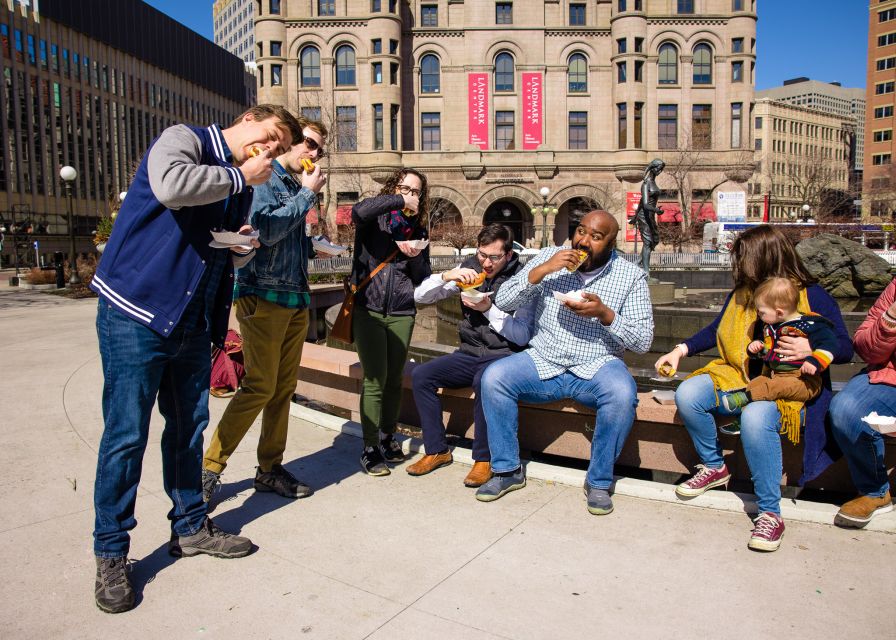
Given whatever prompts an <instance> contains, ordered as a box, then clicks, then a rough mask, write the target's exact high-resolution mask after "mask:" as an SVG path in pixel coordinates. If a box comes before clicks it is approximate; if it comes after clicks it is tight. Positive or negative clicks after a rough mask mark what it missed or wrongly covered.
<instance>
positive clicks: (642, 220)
mask: <svg viewBox="0 0 896 640" xmlns="http://www.w3.org/2000/svg"><path fill="white" fill-rule="evenodd" d="M665 168H666V163H665V162H663V161H662V160H660V159H659V158H656V159H655V160H653V161H652V162H651V163H650V164H649V165H647V169H646V170H645V171H644V182H642V183H641V202H640V203H638V210H637V211H635V216H634V217H633V218H632V219H631V220H629V223H630V224H633V225H635V226H636V227H637V229H638V231H639V232H640V233H641V241H642V242H643V245H642V246H641V267H642V268H643V269H644V271H646V272H647V274H648V275H649V274H650V254H651V252H652V251H653V250H654V249H655V248H656V246H657V245H658V244H659V243H660V232H659V229H657V226H656V217H657V215H658V214H661V213H662V212H663V210H662V209H661V208H660V207H658V206H657V205H656V202H657V200H659V197H660V188H659V187H657V186H656V177H657V176H658V175H659V174H660V173H662V171H663V169H665Z"/></svg>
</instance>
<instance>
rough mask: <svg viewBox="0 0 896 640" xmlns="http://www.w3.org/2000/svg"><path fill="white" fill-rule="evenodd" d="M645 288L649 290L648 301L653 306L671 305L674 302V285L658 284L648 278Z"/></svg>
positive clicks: (672, 283)
mask: <svg viewBox="0 0 896 640" xmlns="http://www.w3.org/2000/svg"><path fill="white" fill-rule="evenodd" d="M647 288H648V289H649V290H650V301H651V302H652V303H653V304H672V303H674V302H675V283H674V282H660V281H659V280H657V279H656V278H649V279H648V281H647Z"/></svg>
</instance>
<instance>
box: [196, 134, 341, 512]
mask: <svg viewBox="0 0 896 640" xmlns="http://www.w3.org/2000/svg"><path fill="white" fill-rule="evenodd" d="M300 122H301V123H302V127H303V130H302V133H303V134H304V136H305V140H304V142H302V143H299V144H296V145H294V146H293V147H292V150H291V151H289V152H288V153H286V154H284V155H281V156H280V157H279V158H277V159H276V160H275V161H274V162H273V163H272V165H273V173H272V175H271V178H270V179H269V180H268V181H267V182H266V183H265V184H263V185H261V186H260V187H257V188H256V189H255V196H254V198H253V200H252V213H251V216H250V219H249V220H250V223H251V224H252V226H253V227H255V228H256V229H258V231H259V238H258V239H259V241H260V242H261V247H260V248H259V249H257V250H256V253H255V259H254V260H253V261H252V262H250V263H249V264H248V265H247V266H245V267H244V268H241V269H240V270H239V273H238V274H237V279H236V288H235V290H234V294H233V297H234V299H235V300H236V316H237V319H238V320H239V323H240V333H241V334H242V337H243V359H244V364H245V366H246V376H245V377H244V378H243V381H242V385H241V387H240V389H239V390H238V391H237V392H236V395H235V396H234V397H233V400H231V401H230V404H229V405H228V406H227V409H226V410H225V411H224V415H223V417H222V418H221V422H219V423H218V428H217V429H216V430H215V434H214V435H213V436H212V440H211V444H210V445H209V447H208V450H207V451H206V452H205V462H204V467H205V469H204V471H203V473H202V487H203V497H204V498H205V500H206V502H208V500H209V498H210V497H211V493H212V491H213V490H214V488H215V486H216V485H217V484H218V483H219V482H220V475H221V472H223V471H224V467H226V466H227V459H228V458H229V457H230V456H231V454H232V453H233V452H234V450H235V449H236V448H237V446H238V445H239V443H240V441H241V440H242V439H243V437H244V436H245V435H246V432H247V431H248V430H249V427H251V426H252V423H253V422H254V421H255V418H257V417H258V414H259V413H261V412H262V411H264V413H263V415H262V419H261V438H260V440H259V442H258V468H257V470H256V473H255V490H256V491H273V492H274V493H277V494H279V495H281V496H283V497H285V498H304V497H306V496H310V495H311V494H312V490H311V488H310V487H308V486H306V485H305V484H303V483H301V482H299V481H298V480H297V479H296V478H295V477H293V475H292V474H291V473H289V471H287V470H286V469H284V468H283V466H282V464H281V462H283V451H284V450H285V449H286V432H287V428H288V424H289V403H290V400H291V399H292V394H293V393H294V392H295V388H296V374H297V372H298V370H299V361H300V360H301V357H302V345H303V344H304V342H305V336H306V335H307V333H308V307H309V305H310V302H311V300H310V296H309V295H308V248H309V242H308V239H307V236H306V234H305V218H306V216H307V214H308V211H309V210H310V209H311V207H312V206H314V205H315V204H316V202H317V193H318V191H320V190H321V188H322V187H323V186H324V184H325V183H326V178H325V177H324V175H323V174H322V173H321V170H320V167H318V166H315V167H314V170H313V172H312V173H310V174H309V173H307V172H305V171H304V170H303V169H302V160H303V159H306V160H311V161H314V160H318V159H320V158H321V157H322V156H323V146H324V140H325V139H326V136H327V130H326V128H325V127H324V125H323V124H321V123H319V122H311V121H306V120H303V119H300ZM297 180H300V181H301V184H300V183H299V182H298V181H297Z"/></svg>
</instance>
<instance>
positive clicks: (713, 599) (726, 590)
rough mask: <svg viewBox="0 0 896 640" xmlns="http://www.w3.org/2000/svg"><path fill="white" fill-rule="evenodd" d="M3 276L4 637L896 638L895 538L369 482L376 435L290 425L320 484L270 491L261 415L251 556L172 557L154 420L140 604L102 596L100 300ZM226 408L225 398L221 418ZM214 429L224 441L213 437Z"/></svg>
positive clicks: (138, 548)
mask: <svg viewBox="0 0 896 640" xmlns="http://www.w3.org/2000/svg"><path fill="white" fill-rule="evenodd" d="M5 282H6V279H5V278H3V280H2V285H0V327H2V335H3V341H2V346H0V362H2V370H0V371H2V374H0V375H2V389H3V396H2V401H0V424H2V429H0V487H2V490H3V500H2V502H0V571H2V576H3V579H2V580H0V620H2V621H3V625H4V628H3V630H2V631H0V635H2V636H3V637H9V638H118V637H140V638H164V639H166V640H170V639H172V638H282V637H308V638H326V639H339V640H342V639H354V638H359V639H360V638H377V639H380V638H390V639H392V638H427V639H431V638H432V639H438V638H452V639H453V638H471V639H489V638H552V639H553V638H579V637H625V638H694V637H699V636H709V635H711V636H719V637H724V638H750V637H753V636H756V635H760V634H771V635H772V636H773V637H776V638H806V637H812V638H843V637H892V636H893V634H894V623H893V622H892V619H891V616H889V615H887V614H886V613H885V612H886V611H887V609H886V605H885V604H884V605H883V606H881V604H880V603H886V602H887V598H888V597H889V596H890V595H891V594H892V593H894V592H896V571H894V570H893V567H894V561H893V558H894V551H896V536H894V535H892V534H887V533H883V532H877V531H846V530H840V529H835V528H834V527H831V526H828V525H819V524H812V523H804V522H799V521H796V520H788V527H787V534H786V536H785V538H784V543H783V545H782V547H781V549H780V550H779V551H778V552H777V553H773V554H757V553H753V552H750V551H749V550H748V549H747V547H746V543H747V539H748V537H749V531H750V522H749V520H748V518H747V516H746V515H744V514H743V513H738V512H733V511H725V510H716V509H704V508H695V507H694V506H693V505H690V506H685V505H681V504H676V503H672V502H669V503H666V502H662V501H656V500H647V499H643V498H638V497H630V496H627V495H617V497H616V499H615V504H616V511H615V512H614V513H613V514H611V515H609V516H606V517H594V516H591V515H589V514H588V513H587V511H586V510H585V505H584V496H583V495H582V491H581V488H579V487H570V486H567V485H564V484H561V483H559V482H551V481H543V480H531V481H530V482H529V485H528V486H527V487H526V488H525V489H523V490H521V491H517V492H515V493H512V494H510V495H508V496H506V497H505V498H503V499H501V500H499V501H497V502H494V503H490V504H483V503H479V502H477V501H476V500H475V499H474V498H473V492H472V491H471V490H469V489H466V488H465V487H463V485H462V480H463V477H464V475H465V474H466V472H467V467H465V466H464V465H461V464H454V465H452V466H450V467H446V468H444V469H440V470H439V471H437V472H435V473H434V474H432V475H430V476H426V477H422V478H411V477H410V476H408V475H407V474H406V473H404V471H403V470H402V469H401V468H397V469H396V470H395V472H394V473H393V474H392V475H390V476H388V477H386V478H369V477H367V476H364V475H363V474H362V473H361V472H360V469H359V467H358V460H357V459H358V456H359V454H360V446H361V445H360V441H359V440H358V439H357V438H356V437H354V436H352V435H349V434H347V433H343V432H339V431H332V430H330V429H327V428H323V427H320V426H317V425H315V424H312V423H311V422H309V421H307V420H302V419H298V418H293V419H292V422H291V425H290V439H289V444H288V448H287V452H286V461H287V464H286V466H287V467H288V468H289V469H290V470H291V471H292V472H293V473H294V474H295V475H297V476H298V477H299V478H301V479H304V480H305V481H306V482H308V483H309V484H311V485H312V486H313V487H314V488H315V490H316V493H315V495H314V496H312V497H311V498H308V499H305V500H300V501H295V502H291V501H285V500H283V499H281V498H279V497H277V496H273V495H271V494H255V493H254V491H253V490H252V488H251V485H252V483H251V478H252V475H253V473H254V465H255V443H256V442H257V438H258V425H256V426H254V427H253V429H252V430H251V431H250V432H249V434H248V436H247V437H246V439H245V440H244V442H243V444H242V446H241V447H240V449H239V450H238V451H237V453H236V454H235V455H234V456H233V458H232V459H231V464H230V466H229V467H228V468H227V470H226V471H225V474H224V476H223V480H224V486H223V489H222V491H221V492H219V493H218V494H217V495H216V497H215V500H214V501H213V505H214V513H213V516H214V517H215V520H216V522H217V523H218V524H219V525H221V526H222V527H223V528H225V529H229V530H231V531H239V532H241V533H242V534H243V535H248V536H249V537H251V538H252V540H253V541H254V542H255V544H256V545H258V550H257V551H256V552H255V553H254V554H252V555H251V556H249V557H247V558H244V559H240V560H219V559H214V558H209V557H198V558H190V559H183V560H177V561H175V560H174V559H173V558H170V557H169V556H168V555H167V553H166V550H165V543H166V542H167V540H168V536H169V527H168V522H167V520H166V513H167V512H168V510H169V508H170V504H169V502H168V499H167V497H166V496H165V494H164V492H163V490H162V482H161V466H160V459H159V447H158V443H159V436H160V433H161V420H160V418H159V416H158V415H156V416H154V418H153V423H152V428H151V442H150V446H149V448H148V449H147V452H146V458H145V463H144V472H143V478H142V483H141V489H140V494H139V499H138V503H137V517H138V520H139V525H138V527H137V528H136V529H135V530H134V532H133V533H132V546H131V554H130V555H131V558H132V560H134V564H133V571H132V574H131V576H132V580H133V581H134V583H135V585H136V587H137V589H138V592H139V594H140V595H139V603H138V606H137V608H136V609H134V610H133V611H131V612H128V613H125V614H120V615H115V616H112V615H107V614H104V613H102V612H100V611H99V610H98V609H97V608H96V607H95V605H94V603H93V574H94V560H93V556H92V547H91V542H92V541H91V531H92V527H93V509H92V488H93V476H94V471H95V463H96V451H97V447H98V443H99V439H100V436H101V433H102V418H101V410H100V394H101V390H102V375H101V372H100V366H99V356H98V353H97V346H96V335H95V332H94V328H93V322H94V317H95V309H96V301H95V300H68V299H64V298H57V297H54V296H49V295H46V294H41V293H37V292H19V291H18V290H12V289H8V288H6V287H5ZM226 403H227V401H226V400H221V399H215V398H213V399H212V404H211V413H212V421H213V424H215V423H216V420H217V418H218V417H220V415H221V414H222V412H223V410H224V407H225V406H226ZM208 435H210V433H209V434H208Z"/></svg>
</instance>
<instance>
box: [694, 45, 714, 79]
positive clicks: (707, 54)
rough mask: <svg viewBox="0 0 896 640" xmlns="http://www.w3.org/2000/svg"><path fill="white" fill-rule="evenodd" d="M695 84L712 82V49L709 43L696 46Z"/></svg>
mask: <svg viewBox="0 0 896 640" xmlns="http://www.w3.org/2000/svg"><path fill="white" fill-rule="evenodd" d="M694 84H712V49H710V48H709V45H708V44H698V45H697V46H696V47H694Z"/></svg>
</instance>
